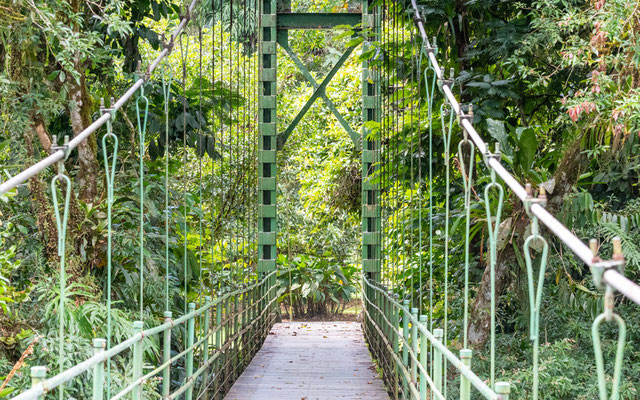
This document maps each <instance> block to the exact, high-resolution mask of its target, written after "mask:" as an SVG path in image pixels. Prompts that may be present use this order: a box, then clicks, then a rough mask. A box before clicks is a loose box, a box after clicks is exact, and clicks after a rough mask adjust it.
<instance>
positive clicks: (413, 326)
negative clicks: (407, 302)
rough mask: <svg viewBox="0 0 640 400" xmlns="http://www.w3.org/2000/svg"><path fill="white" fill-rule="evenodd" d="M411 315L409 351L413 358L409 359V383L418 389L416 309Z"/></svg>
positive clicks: (413, 309)
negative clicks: (411, 352) (411, 351)
mask: <svg viewBox="0 0 640 400" xmlns="http://www.w3.org/2000/svg"><path fill="white" fill-rule="evenodd" d="M411 315H412V316H413V321H416V322H413V323H412V324H411V350H413V357H414V358H412V359H411V383H412V384H413V387H416V388H417V387H418V323H417V321H418V309H417V308H412V309H411Z"/></svg>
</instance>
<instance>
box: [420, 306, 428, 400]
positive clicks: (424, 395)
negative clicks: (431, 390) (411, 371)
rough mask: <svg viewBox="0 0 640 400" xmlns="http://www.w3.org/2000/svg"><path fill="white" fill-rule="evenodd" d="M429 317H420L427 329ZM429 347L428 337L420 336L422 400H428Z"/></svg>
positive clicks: (421, 322) (421, 323)
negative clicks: (427, 371)
mask: <svg viewBox="0 0 640 400" xmlns="http://www.w3.org/2000/svg"><path fill="white" fill-rule="evenodd" d="M426 322H427V316H426V315H421V316H420V325H422V327H423V328H426ZM428 347H429V340H428V338H427V335H425V334H421V335H420V364H421V365H422V368H421V369H420V400H427V374H426V373H425V372H424V371H426V370H427V348H428Z"/></svg>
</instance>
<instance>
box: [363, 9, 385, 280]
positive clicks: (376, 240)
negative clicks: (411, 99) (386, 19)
mask: <svg viewBox="0 0 640 400" xmlns="http://www.w3.org/2000/svg"><path fill="white" fill-rule="evenodd" d="M362 12H363V14H362V28H363V29H369V30H370V32H371V35H372V36H370V37H369V38H367V41H365V43H364V44H363V46H364V48H363V51H367V49H368V47H369V43H371V42H373V41H377V40H379V38H380V24H379V23H377V20H376V15H375V14H374V8H373V7H370V4H369V1H368V0H362ZM377 14H378V15H379V13H377ZM380 105H381V104H380V74H379V73H378V72H377V71H376V70H375V69H374V68H370V65H369V61H368V60H365V61H363V62H362V120H363V121H364V122H365V123H366V122H369V121H375V122H380ZM379 162H380V137H379V136H378V137H372V135H371V131H370V130H369V129H367V128H366V127H364V126H363V128H362V272H363V273H364V274H365V275H366V276H367V277H368V278H370V279H372V280H374V281H376V282H379V281H380V279H381V276H380V274H381V269H382V268H381V261H380V260H381V258H380V253H381V239H382V238H381V230H380V229H381V213H380V185H379V184H378V183H375V182H373V177H374V176H375V175H376V173H377V171H378V170H379V165H378V164H379Z"/></svg>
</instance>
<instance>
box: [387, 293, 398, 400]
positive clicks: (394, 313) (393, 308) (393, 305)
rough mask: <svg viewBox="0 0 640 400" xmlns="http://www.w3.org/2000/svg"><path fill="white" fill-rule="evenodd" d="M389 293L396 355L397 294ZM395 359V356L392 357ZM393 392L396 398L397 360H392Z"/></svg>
mask: <svg viewBox="0 0 640 400" xmlns="http://www.w3.org/2000/svg"><path fill="white" fill-rule="evenodd" d="M389 293H390V294H391V295H392V296H393V302H392V303H391V323H392V324H393V333H392V335H393V353H394V354H395V355H396V356H397V355H398V354H399V353H400V347H399V342H400V338H399V337H398V329H400V327H399V326H398V325H399V321H398V307H396V304H397V303H398V295H397V294H393V293H392V291H389ZM394 359H395V357H394ZM393 366H394V368H393V374H394V375H393V392H394V395H395V398H396V399H397V398H398V384H399V380H398V375H399V373H400V370H399V368H398V363H397V362H395V361H394V362H393Z"/></svg>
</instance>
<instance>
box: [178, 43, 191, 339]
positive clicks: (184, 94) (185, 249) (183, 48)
mask: <svg viewBox="0 0 640 400" xmlns="http://www.w3.org/2000/svg"><path fill="white" fill-rule="evenodd" d="M183 36H184V35H180V58H181V63H182V174H183V175H182V202H183V205H182V206H183V208H184V210H183V214H182V217H183V219H184V221H183V224H184V228H183V235H184V241H183V242H184V243H183V244H184V246H183V266H182V278H183V280H184V300H183V303H184V315H186V314H187V312H188V309H187V306H188V303H189V299H188V297H189V290H188V289H189V287H188V280H187V267H188V265H187V262H188V259H189V257H188V254H189V253H188V246H187V245H188V233H187V231H188V227H187V218H188V208H189V205H188V201H187V182H188V171H189V167H188V165H187V163H188V161H189V158H188V150H187V55H188V54H189V42H190V40H189V37H188V36H187V38H186V42H187V43H186V45H185V44H184V38H183ZM185 343H186V341H185Z"/></svg>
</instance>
